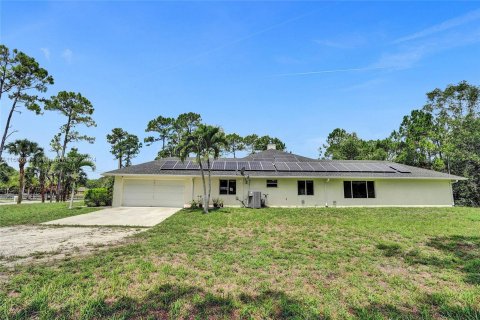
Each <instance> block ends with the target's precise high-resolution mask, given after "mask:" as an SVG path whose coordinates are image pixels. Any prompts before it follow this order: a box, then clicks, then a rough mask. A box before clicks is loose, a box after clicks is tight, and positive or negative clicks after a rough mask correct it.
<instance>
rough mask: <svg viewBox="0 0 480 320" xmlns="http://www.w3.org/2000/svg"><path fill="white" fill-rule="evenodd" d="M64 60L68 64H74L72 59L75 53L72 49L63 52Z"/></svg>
mask: <svg viewBox="0 0 480 320" xmlns="http://www.w3.org/2000/svg"><path fill="white" fill-rule="evenodd" d="M62 58H63V59H64V60H65V61H66V62H67V63H72V58H73V51H72V50H70V49H65V50H63V52H62Z"/></svg>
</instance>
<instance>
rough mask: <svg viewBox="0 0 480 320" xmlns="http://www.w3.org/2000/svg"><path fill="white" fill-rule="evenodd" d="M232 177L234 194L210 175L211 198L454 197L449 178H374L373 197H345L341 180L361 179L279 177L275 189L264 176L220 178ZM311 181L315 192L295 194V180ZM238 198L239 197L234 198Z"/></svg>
mask: <svg viewBox="0 0 480 320" xmlns="http://www.w3.org/2000/svg"><path fill="white" fill-rule="evenodd" d="M221 179H234V180H235V181H236V182H237V183H236V189H237V192H236V194H235V195H223V194H222V195H220V194H219V181H220V179H219V178H217V177H214V178H212V198H220V199H222V200H223V201H224V204H225V205H226V206H240V205H241V202H240V201H239V200H244V201H245V199H246V197H247V195H248V191H249V190H251V191H261V192H262V194H264V195H266V203H267V205H269V206H278V207H302V206H308V207H323V206H326V205H328V206H338V207H344V206H345V207H348V206H451V205H452V204H453V196H452V190H451V183H450V181H449V180H422V179H416V180H410V179H377V180H373V181H374V183H375V198H371V199H363V198H348V199H346V198H345V197H344V190H343V181H344V180H362V179H330V180H327V179H296V178H279V179H277V181H278V186H277V188H267V185H266V181H267V179H266V178H252V179H250V184H247V183H245V181H244V179H243V178H241V177H232V178H221ZM299 180H313V184H314V195H312V196H307V195H298V190H297V182H298V181H299ZM193 194H194V197H195V199H198V198H199V197H201V196H202V195H203V186H202V179H201V178H195V179H194V192H193ZM237 198H238V199H239V200H237Z"/></svg>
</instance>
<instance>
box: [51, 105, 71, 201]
mask: <svg viewBox="0 0 480 320" xmlns="http://www.w3.org/2000/svg"><path fill="white" fill-rule="evenodd" d="M72 112H73V110H71V109H70V113H69V114H68V121H67V124H66V125H65V137H64V138H63V145H62V157H61V158H60V160H61V161H63V159H64V158H65V151H66V150H67V143H68V134H69V133H70V125H71V121H72ZM62 179H63V170H62V169H60V172H59V173H58V184H57V192H56V195H55V198H56V202H59V201H60V195H61V193H63V192H61V191H62Z"/></svg>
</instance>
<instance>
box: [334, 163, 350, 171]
mask: <svg viewBox="0 0 480 320" xmlns="http://www.w3.org/2000/svg"><path fill="white" fill-rule="evenodd" d="M335 165H336V167H337V168H338V169H340V171H350V167H349V166H348V164H346V163H336V164H335Z"/></svg>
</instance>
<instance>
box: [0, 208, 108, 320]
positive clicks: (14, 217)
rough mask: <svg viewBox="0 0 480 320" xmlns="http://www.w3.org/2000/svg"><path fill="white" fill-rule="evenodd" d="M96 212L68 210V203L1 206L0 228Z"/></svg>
mask: <svg viewBox="0 0 480 320" xmlns="http://www.w3.org/2000/svg"><path fill="white" fill-rule="evenodd" d="M96 210H98V208H87V207H74V208H73V209H68V203H38V204H37V203H36V204H21V205H17V204H12V205H1V206H0V227H7V226H14V225H19V224H36V223H41V222H46V221H50V220H55V219H60V218H66V217H70V216H75V215H78V214H83V213H89V212H92V211H96ZM0 318H1V317H0Z"/></svg>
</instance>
